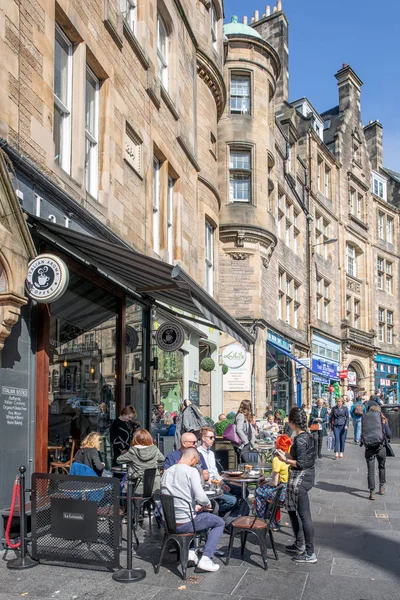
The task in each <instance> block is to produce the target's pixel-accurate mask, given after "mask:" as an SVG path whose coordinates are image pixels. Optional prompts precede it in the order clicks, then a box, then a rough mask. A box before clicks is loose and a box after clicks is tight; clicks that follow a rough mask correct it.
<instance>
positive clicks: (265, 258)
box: [261, 244, 275, 269]
mask: <svg viewBox="0 0 400 600" xmlns="http://www.w3.org/2000/svg"><path fill="white" fill-rule="evenodd" d="M274 250H275V244H271V245H270V247H269V248H268V252H267V254H266V255H265V256H262V257H261V260H262V264H263V266H264V267H265V268H266V269H268V267H269V263H270V260H271V256H272V254H273V252H274Z"/></svg>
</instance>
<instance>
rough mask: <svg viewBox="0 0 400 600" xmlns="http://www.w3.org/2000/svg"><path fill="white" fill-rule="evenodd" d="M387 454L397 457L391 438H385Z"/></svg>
mask: <svg viewBox="0 0 400 600" xmlns="http://www.w3.org/2000/svg"><path fill="white" fill-rule="evenodd" d="M385 448H386V456H388V457H390V458H395V456H396V455H395V453H394V450H393V448H392V445H391V443H390V442H389V440H387V439H385Z"/></svg>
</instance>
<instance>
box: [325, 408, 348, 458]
mask: <svg viewBox="0 0 400 600" xmlns="http://www.w3.org/2000/svg"><path fill="white" fill-rule="evenodd" d="M349 421H350V415H349V409H348V408H347V406H345V405H344V400H343V398H338V399H337V400H336V406H334V407H333V408H332V412H331V415H330V417H329V424H330V427H331V431H333V435H334V436H335V458H343V452H344V447H345V444H346V436H347V430H348V428H349ZM339 452H340V454H339Z"/></svg>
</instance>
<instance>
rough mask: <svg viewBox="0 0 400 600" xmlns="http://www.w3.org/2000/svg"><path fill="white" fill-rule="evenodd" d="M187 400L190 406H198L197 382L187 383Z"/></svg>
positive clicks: (198, 385) (198, 392) (198, 391)
mask: <svg viewBox="0 0 400 600" xmlns="http://www.w3.org/2000/svg"><path fill="white" fill-rule="evenodd" d="M189 400H190V402H191V403H192V404H196V406H198V405H199V404H200V384H199V383H198V382H197V381H189Z"/></svg>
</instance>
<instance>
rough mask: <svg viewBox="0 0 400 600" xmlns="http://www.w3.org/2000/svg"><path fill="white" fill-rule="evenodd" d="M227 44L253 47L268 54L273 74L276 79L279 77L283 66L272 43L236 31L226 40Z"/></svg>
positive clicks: (265, 54)
mask: <svg viewBox="0 0 400 600" xmlns="http://www.w3.org/2000/svg"><path fill="white" fill-rule="evenodd" d="M225 44H230V45H235V46H239V45H240V46H244V47H252V48H254V49H255V50H256V51H257V52H259V53H260V54H262V55H263V56H267V57H268V58H270V60H271V63H270V64H271V66H272V69H273V73H272V75H273V76H274V77H275V79H276V80H277V79H278V78H279V76H280V74H281V68H282V67H281V61H280V58H279V54H278V53H277V51H276V50H275V48H273V46H271V44H269V43H268V42H266V41H265V40H263V39H259V38H256V37H253V36H251V37H250V36H248V35H244V34H243V35H242V34H239V33H235V34H232V35H229V36H228V38H227V40H226V41H225Z"/></svg>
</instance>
